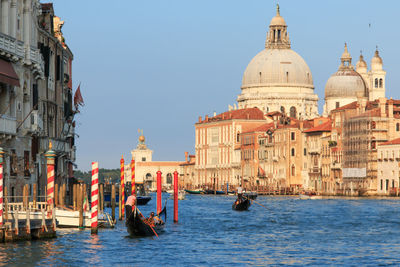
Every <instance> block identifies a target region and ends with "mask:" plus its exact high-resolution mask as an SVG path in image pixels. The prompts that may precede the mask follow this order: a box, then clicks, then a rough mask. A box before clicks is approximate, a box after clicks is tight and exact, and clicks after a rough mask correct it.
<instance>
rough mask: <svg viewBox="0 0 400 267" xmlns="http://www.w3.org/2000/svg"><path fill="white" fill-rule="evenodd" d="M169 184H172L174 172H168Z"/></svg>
mask: <svg viewBox="0 0 400 267" xmlns="http://www.w3.org/2000/svg"><path fill="white" fill-rule="evenodd" d="M167 184H172V174H170V173H168V174H167Z"/></svg>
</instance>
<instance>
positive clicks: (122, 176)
mask: <svg viewBox="0 0 400 267" xmlns="http://www.w3.org/2000/svg"><path fill="white" fill-rule="evenodd" d="M124 177H125V176H124V156H121V195H120V196H119V197H120V198H121V218H122V219H123V218H124V217H125V179H124Z"/></svg>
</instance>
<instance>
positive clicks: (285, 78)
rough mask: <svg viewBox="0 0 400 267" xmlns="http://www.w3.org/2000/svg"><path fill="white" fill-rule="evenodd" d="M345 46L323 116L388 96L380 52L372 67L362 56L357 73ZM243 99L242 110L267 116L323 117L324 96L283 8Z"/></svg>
mask: <svg viewBox="0 0 400 267" xmlns="http://www.w3.org/2000/svg"><path fill="white" fill-rule="evenodd" d="M351 60H352V58H351V56H350V53H349V52H348V50H347V45H346V44H345V48H344V52H343V54H342V57H341V63H340V66H339V69H338V71H337V72H336V73H334V74H333V75H332V76H331V77H330V78H329V79H328V81H327V83H326V86H325V105H324V109H323V115H324V116H328V115H329V113H330V111H332V110H333V109H336V108H338V107H341V106H344V105H346V104H349V103H351V102H354V101H356V100H357V98H359V97H363V98H367V99H368V100H371V101H372V100H376V99H379V98H381V97H385V76H386V72H385V71H384V70H383V68H382V59H381V57H380V56H379V52H378V49H377V50H376V51H375V55H374V57H373V58H372V60H371V69H370V70H369V71H368V68H367V63H366V62H365V61H364V58H363V56H362V55H360V59H359V61H358V62H357V64H356V68H355V69H354V67H353V65H352V64H351ZM241 89H242V92H241V94H240V95H239V96H238V98H237V101H238V106H239V108H253V107H257V108H259V109H260V110H262V111H263V112H264V113H268V112H272V111H280V112H282V113H284V114H285V115H287V116H290V117H292V118H297V119H310V118H315V117H317V116H319V115H318V96H317V95H316V94H315V93H314V83H313V79H312V74H311V71H310V68H309V67H308V65H307V63H306V62H305V61H304V59H303V58H302V57H301V56H300V55H299V54H297V53H296V52H295V51H293V50H292V49H291V47H290V40H289V34H288V31H287V25H286V22H285V20H284V18H283V17H282V16H281V15H280V12H279V5H277V12H276V16H275V17H273V18H272V20H271V23H270V25H269V32H268V33H267V39H266V42H265V49H264V50H262V51H261V52H259V53H258V54H257V55H256V56H255V57H254V58H253V59H252V60H251V61H250V63H249V64H248V66H247V68H246V70H245V72H244V74H243V79H242V86H241Z"/></svg>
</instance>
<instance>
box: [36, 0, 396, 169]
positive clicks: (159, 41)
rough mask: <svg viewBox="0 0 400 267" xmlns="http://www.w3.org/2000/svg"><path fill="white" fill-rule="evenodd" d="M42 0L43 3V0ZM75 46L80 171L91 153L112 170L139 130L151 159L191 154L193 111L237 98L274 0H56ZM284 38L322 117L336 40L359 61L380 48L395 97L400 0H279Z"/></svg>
mask: <svg viewBox="0 0 400 267" xmlns="http://www.w3.org/2000/svg"><path fill="white" fill-rule="evenodd" d="M41 2H42V3H47V2H50V1H41ZM51 2H53V3H54V9H55V13H56V15H57V16H59V17H61V19H62V20H64V21H65V24H64V26H63V28H62V31H63V34H64V37H65V40H66V43H67V44H68V46H69V47H70V49H71V50H72V52H73V54H74V60H73V69H72V72H73V74H72V79H73V84H74V88H76V87H77V86H78V84H79V83H81V92H82V96H83V98H84V101H85V106H84V107H83V108H81V113H80V114H78V115H76V117H75V119H76V122H77V123H76V125H77V127H76V132H77V134H78V136H79V137H78V138H77V139H76V146H77V153H76V155H77V160H76V164H77V165H78V169H80V170H89V169H90V168H91V162H92V161H98V162H99V167H100V168H119V160H120V158H121V156H122V155H123V156H124V158H125V160H126V161H130V160H131V154H130V151H131V150H132V149H134V148H135V147H136V146H137V143H138V141H137V140H138V137H139V134H138V129H143V133H144V135H145V137H146V144H147V145H148V147H149V148H150V149H152V150H153V151H154V152H153V160H161V161H175V160H179V161H183V160H184V152H185V151H189V152H190V153H191V154H193V153H194V138H195V131H194V130H195V128H194V124H195V123H196V122H197V120H198V117H199V116H202V117H204V116H205V115H206V114H207V115H212V114H213V113H214V112H217V113H221V112H224V111H227V109H228V105H233V104H234V103H236V98H237V96H238V95H239V94H240V86H241V81H242V75H243V72H244V70H245V69H246V67H247V64H248V63H249V62H250V60H251V59H252V58H253V57H254V56H255V55H256V54H257V53H258V52H260V51H261V50H263V49H264V44H265V37H266V33H267V31H268V26H269V22H270V21H271V19H272V17H274V16H275V14H276V3H277V2H276V1H265V0H248V1H243V0H218V1H215V0H201V1H200V0H191V1H187V0H169V1H165V0H157V1H153V0H145V1H137V0H116V1H106V0H84V1H82V0H68V1H67V0H54V1H51ZM278 3H279V5H280V13H281V16H283V17H284V19H285V21H286V23H287V25H288V32H289V37H290V40H291V46H292V49H293V50H294V51H296V52H297V53H298V54H299V55H300V56H302V57H303V59H304V60H305V61H306V62H307V64H308V66H309V67H310V69H311V72H312V76H313V80H314V86H315V93H316V94H318V96H319V98H320V101H319V111H320V114H321V113H322V106H323V103H324V102H323V99H324V87H325V84H326V81H327V80H328V78H329V77H330V76H331V75H332V74H333V73H335V72H336V71H337V69H338V67H339V63H340V56H341V54H342V53H343V47H344V43H345V42H347V45H348V48H349V52H350V54H351V55H352V57H353V65H355V63H356V62H357V61H358V58H359V55H360V51H362V53H363V55H364V59H365V60H366V62H367V64H368V66H370V61H371V58H372V56H373V54H374V52H375V49H376V46H378V49H379V53H380V56H381V57H382V59H383V68H384V70H386V72H387V75H386V96H387V97H389V98H390V97H393V98H396V99H400V92H399V90H398V88H399V84H400V75H398V73H399V70H400V66H399V64H398V63H399V62H400V53H399V48H398V44H399V43H400V35H399V34H398V31H397V27H399V26H400V16H399V15H398V10H400V1H368V0H367V1H348V0H335V1H320V0H308V1H294V0H280V1H278Z"/></svg>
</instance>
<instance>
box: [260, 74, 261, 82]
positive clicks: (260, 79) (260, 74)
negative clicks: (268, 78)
mask: <svg viewBox="0 0 400 267" xmlns="http://www.w3.org/2000/svg"><path fill="white" fill-rule="evenodd" d="M260 83H261V71H260Z"/></svg>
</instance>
